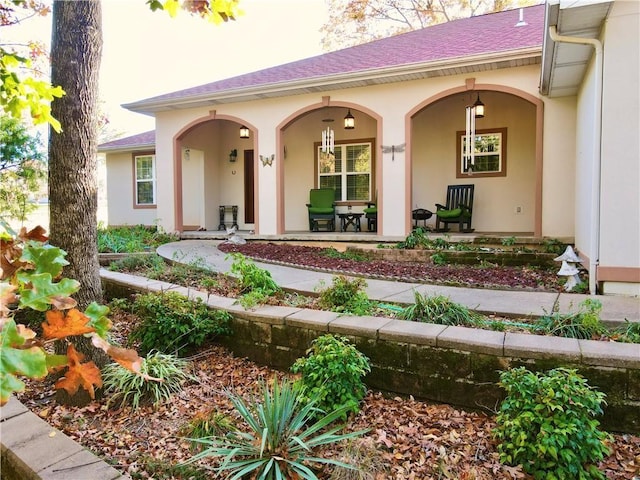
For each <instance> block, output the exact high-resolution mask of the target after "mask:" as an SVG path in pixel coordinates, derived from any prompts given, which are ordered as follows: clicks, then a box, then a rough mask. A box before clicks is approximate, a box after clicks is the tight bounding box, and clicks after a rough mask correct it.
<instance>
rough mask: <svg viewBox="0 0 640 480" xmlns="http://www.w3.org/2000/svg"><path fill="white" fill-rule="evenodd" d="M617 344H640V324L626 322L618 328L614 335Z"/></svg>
mask: <svg viewBox="0 0 640 480" xmlns="http://www.w3.org/2000/svg"><path fill="white" fill-rule="evenodd" d="M613 338H614V339H615V340H616V341H617V342H624V343H640V322H630V321H629V320H626V319H625V321H624V325H622V326H621V327H618V328H617V329H616V331H615V332H614V334H613Z"/></svg>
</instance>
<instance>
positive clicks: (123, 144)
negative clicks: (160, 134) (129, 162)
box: [98, 130, 156, 152]
mask: <svg viewBox="0 0 640 480" xmlns="http://www.w3.org/2000/svg"><path fill="white" fill-rule="evenodd" d="M155 143H156V131H155V130H149V131H148V132H142V133H138V134H136V135H131V136H130V137H124V138H119V139H118V140H112V141H111V142H106V143H103V144H101V145H98V151H99V152H104V151H107V150H108V151H113V150H131V149H135V148H141V147H153V146H155Z"/></svg>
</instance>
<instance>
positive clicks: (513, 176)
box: [412, 92, 536, 232]
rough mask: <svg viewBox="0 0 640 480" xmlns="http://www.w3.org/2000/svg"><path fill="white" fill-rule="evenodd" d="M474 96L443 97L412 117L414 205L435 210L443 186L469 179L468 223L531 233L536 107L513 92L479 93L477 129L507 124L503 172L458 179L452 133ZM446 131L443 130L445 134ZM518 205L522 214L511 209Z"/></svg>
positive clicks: (462, 121)
mask: <svg viewBox="0 0 640 480" xmlns="http://www.w3.org/2000/svg"><path fill="white" fill-rule="evenodd" d="M471 97H472V98H471ZM475 100H476V96H475V95H469V94H466V95H463V96H462V97H460V96H456V97H452V98H447V99H444V100H442V101H440V102H437V103H436V104H434V105H432V106H430V107H428V108H427V109H425V110H424V111H423V112H421V113H419V114H418V115H417V116H416V119H415V122H414V124H413V138H414V140H413V144H412V145H413V150H414V158H413V199H412V208H416V207H420V208H426V209H428V210H432V211H434V212H435V211H436V208H435V204H436V203H441V204H444V203H445V199H446V197H445V195H446V186H447V185H453V184H467V183H470V184H473V185H475V192H474V211H473V225H472V227H473V228H475V229H476V230H478V231H481V232H533V230H534V213H535V211H534V210H535V205H534V201H535V182H534V181H532V180H533V179H535V143H536V138H535V133H536V132H535V114H536V112H535V106H534V105H532V104H531V103H529V102H527V101H525V100H522V99H520V98H518V97H514V96H513V95H508V94H505V93H500V92H483V94H482V102H483V103H484V104H485V117H484V118H481V119H477V121H476V129H477V130H483V129H497V128H506V129H507V132H506V138H503V141H506V145H507V148H506V159H505V165H506V176H500V177H479V176H477V175H468V176H465V177H463V178H457V176H456V172H457V165H458V158H457V153H456V146H457V145H456V144H457V141H458V137H457V135H456V132H458V131H464V130H465V117H464V111H465V110H464V108H465V105H466V104H472V103H473V102H474V101H475ZM443 132H444V134H443ZM517 206H518V207H521V213H519V214H517V213H516V212H515V208H516V207H517Z"/></svg>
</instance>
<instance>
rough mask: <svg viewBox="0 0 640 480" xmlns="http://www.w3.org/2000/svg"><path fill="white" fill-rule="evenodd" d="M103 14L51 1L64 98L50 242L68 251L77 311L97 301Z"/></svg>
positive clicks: (59, 108)
mask: <svg viewBox="0 0 640 480" xmlns="http://www.w3.org/2000/svg"><path fill="white" fill-rule="evenodd" d="M101 55H102V13H101V5H100V2H99V1H97V0H85V1H76V2H68V1H59V0H56V1H55V2H54V3H53V32H52V41H51V82H52V84H53V85H61V86H62V88H63V89H64V91H65V92H66V95H65V96H64V97H62V98H61V99H57V100H55V101H54V102H53V103H52V105H51V109H52V114H53V116H54V117H55V118H57V119H59V120H60V121H61V123H62V128H63V131H62V132H61V133H59V134H58V133H55V132H54V131H53V130H51V131H50V135H49V199H50V224H49V226H50V242H51V244H52V245H55V246H57V247H60V248H62V249H63V250H65V251H66V252H67V261H69V263H70V265H68V266H67V267H66V268H65V272H64V275H65V277H68V278H73V279H76V280H78V281H79V282H80V285H81V287H80V291H79V292H78V293H77V294H76V296H75V298H76V300H78V304H79V305H80V307H81V308H84V307H86V306H87V305H88V304H89V303H91V302H92V301H98V302H99V301H101V300H102V287H101V284H100V273H99V269H100V266H99V263H98V246H97V239H96V236H97V210H98V191H97V190H98V181H97V116H98V115H97V111H98V109H97V99H98V73H99V71H100V57H101Z"/></svg>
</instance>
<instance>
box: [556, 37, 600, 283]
mask: <svg viewBox="0 0 640 480" xmlns="http://www.w3.org/2000/svg"><path fill="white" fill-rule="evenodd" d="M549 37H551V40H553V41H554V42H556V43H574V44H578V45H591V46H592V47H593V48H594V50H595V54H596V59H595V69H596V78H595V82H596V85H595V119H594V120H595V121H594V123H593V151H594V153H595V156H596V158H595V161H594V162H593V164H592V171H591V212H592V215H593V221H592V222H591V226H590V232H589V239H590V241H589V293H590V294H591V295H595V294H596V293H597V285H598V279H597V268H598V264H599V263H600V179H601V173H602V74H603V56H604V52H603V48H602V42H601V41H600V40H598V39H595V38H581V37H567V36H563V35H559V34H558V32H557V30H556V26H555V25H551V26H549Z"/></svg>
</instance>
